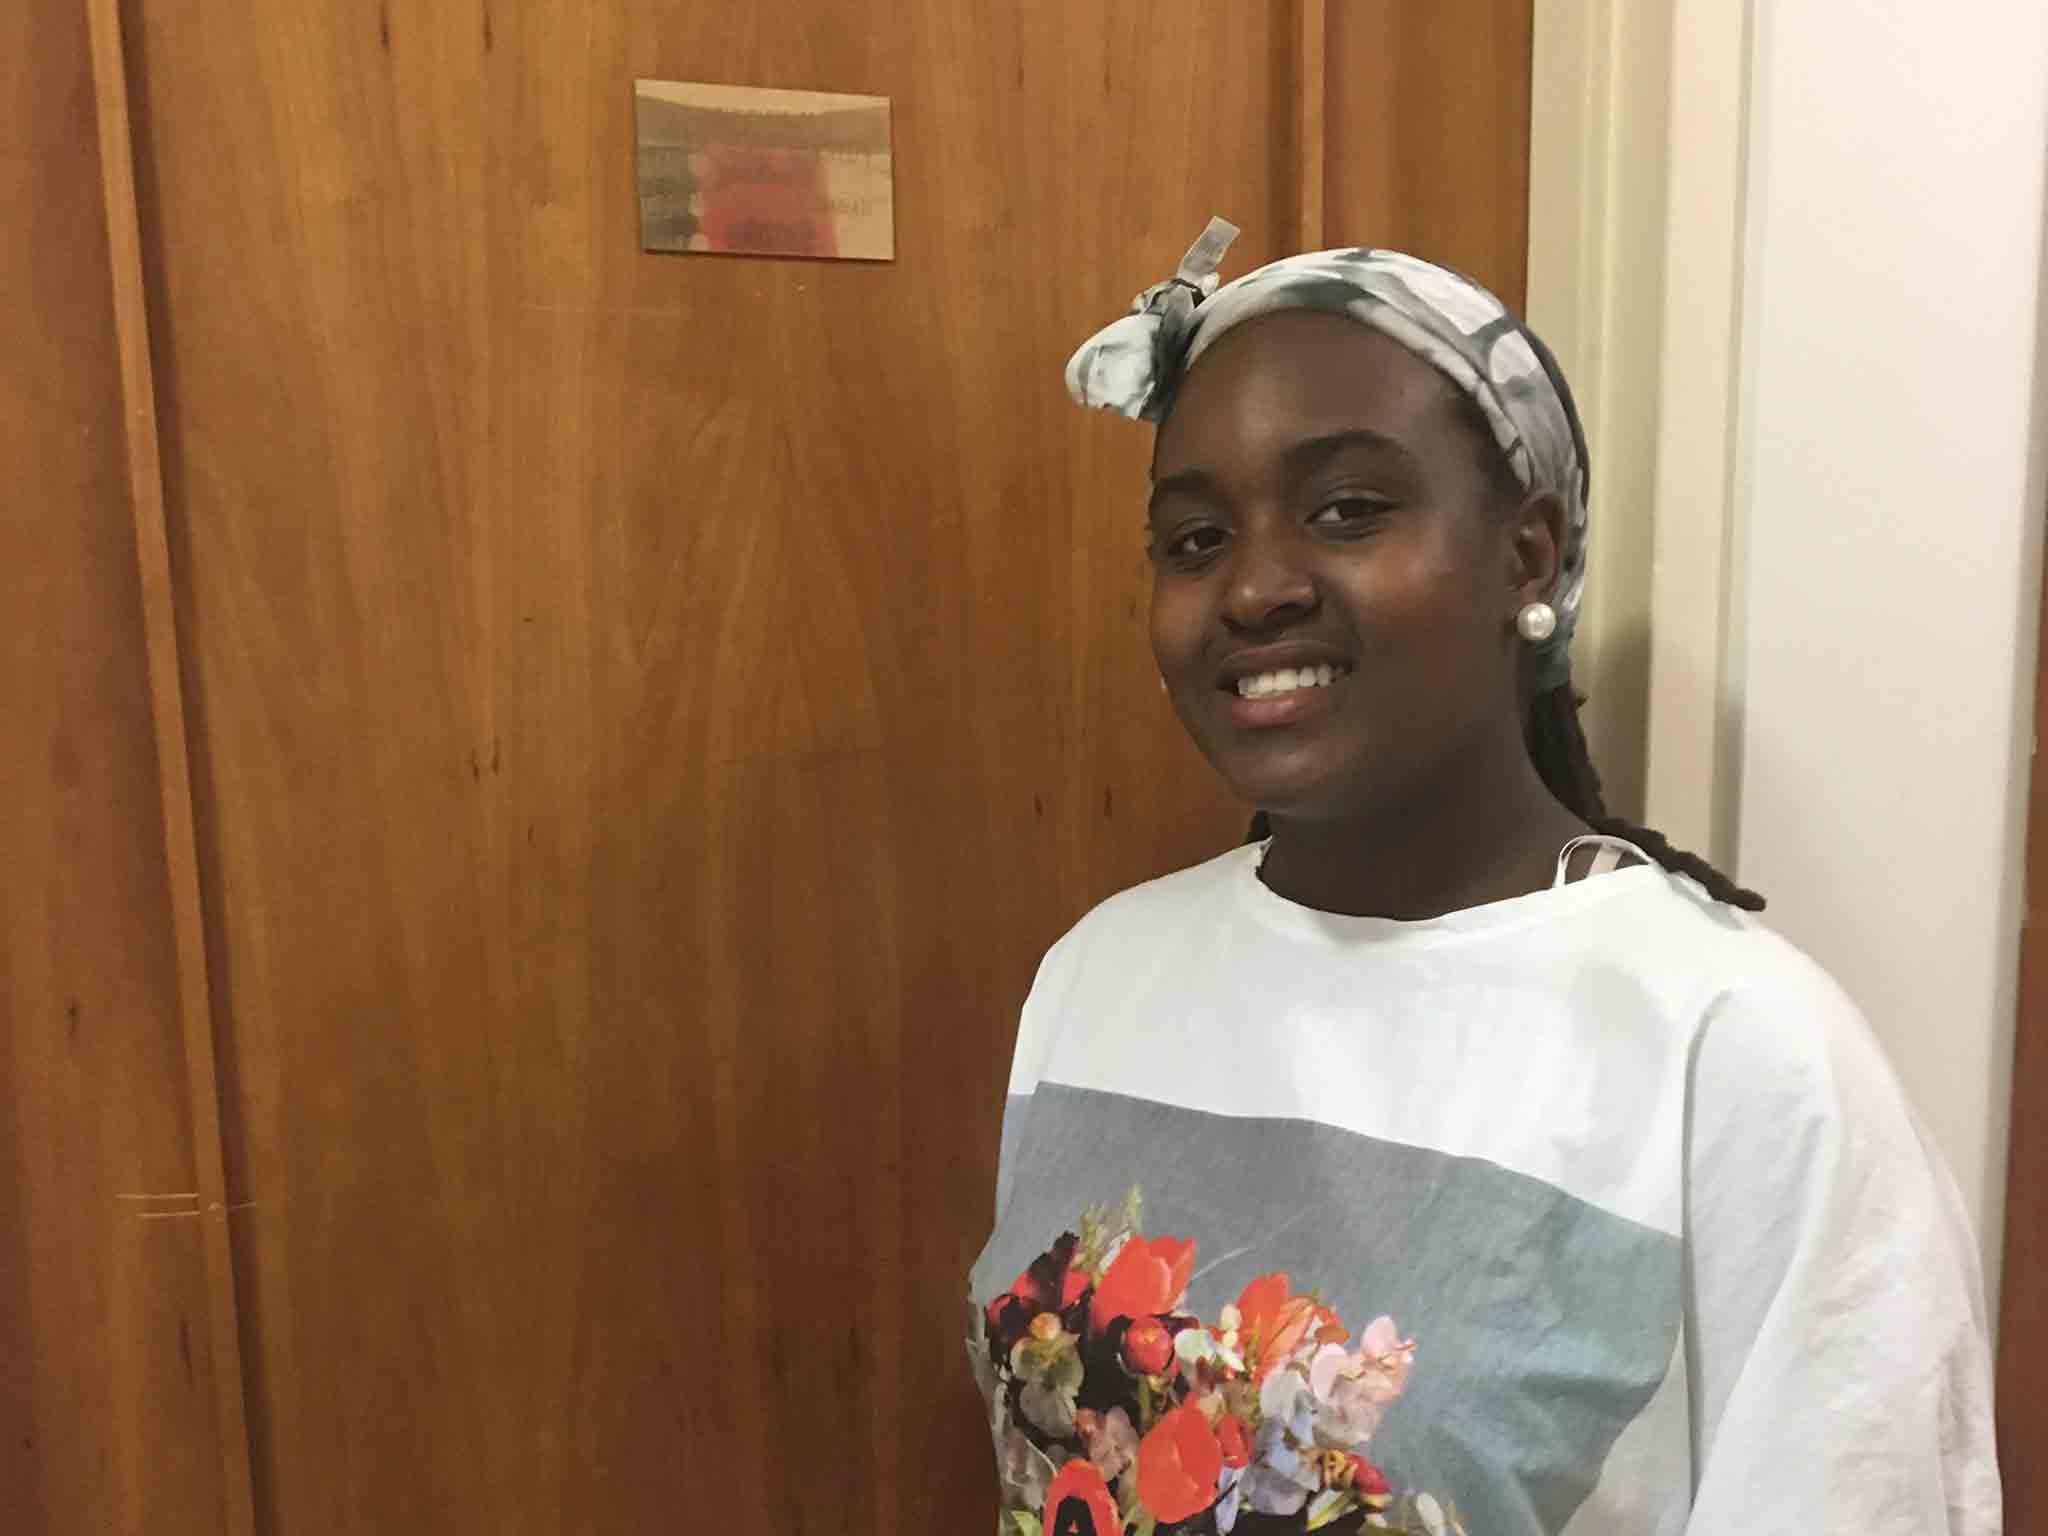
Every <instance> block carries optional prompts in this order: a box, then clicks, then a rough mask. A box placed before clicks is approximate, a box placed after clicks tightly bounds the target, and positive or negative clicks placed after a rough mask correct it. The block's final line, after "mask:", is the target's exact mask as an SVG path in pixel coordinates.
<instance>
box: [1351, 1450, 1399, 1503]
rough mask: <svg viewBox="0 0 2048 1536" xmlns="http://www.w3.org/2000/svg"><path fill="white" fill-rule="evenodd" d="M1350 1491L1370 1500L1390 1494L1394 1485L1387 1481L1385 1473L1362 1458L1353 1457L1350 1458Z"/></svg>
mask: <svg viewBox="0 0 2048 1536" xmlns="http://www.w3.org/2000/svg"><path fill="white" fill-rule="evenodd" d="M1351 1491H1352V1492H1353V1493H1356V1494H1360V1495H1362V1496H1363V1497H1365V1498H1371V1497H1373V1496H1374V1495H1376V1494H1382V1493H1392V1492H1393V1491H1394V1485H1393V1484H1392V1483H1390V1482H1388V1481H1387V1474H1386V1473H1384V1472H1382V1471H1381V1470H1380V1469H1379V1468H1378V1467H1376V1466H1374V1465H1373V1464H1372V1463H1371V1462H1369V1461H1367V1460H1366V1459H1365V1458H1364V1457H1363V1456H1354V1457H1352V1458H1351Z"/></svg>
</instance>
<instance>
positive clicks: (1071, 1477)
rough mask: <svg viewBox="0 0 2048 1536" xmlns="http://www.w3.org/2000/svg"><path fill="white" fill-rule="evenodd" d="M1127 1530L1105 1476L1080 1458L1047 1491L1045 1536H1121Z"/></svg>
mask: <svg viewBox="0 0 2048 1536" xmlns="http://www.w3.org/2000/svg"><path fill="white" fill-rule="evenodd" d="M1123 1528H1124V1522H1123V1517H1122V1516H1121V1515H1119V1514H1118V1513H1117V1508H1116V1500H1115V1499H1113V1498H1111V1497H1110V1494H1109V1485H1108V1484H1107V1483H1105V1482H1104V1481H1103V1480H1102V1474H1101V1473H1100V1472H1098V1471H1096V1470H1095V1468H1094V1467H1093V1466H1092V1465H1090V1464H1089V1463H1088V1462H1085V1461H1083V1460H1081V1459H1080V1458H1079V1457H1076V1458H1075V1459H1074V1460H1072V1461H1070V1462H1068V1463H1067V1464H1066V1465H1065V1466H1063V1467H1061V1468H1060V1471H1059V1476H1057V1477H1055V1478H1054V1479H1053V1480H1052V1486H1051V1487H1050V1488H1048V1489H1046V1491H1045V1536H1118V1533H1120V1532H1121V1531H1122V1530H1123Z"/></svg>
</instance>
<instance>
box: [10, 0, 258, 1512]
mask: <svg viewBox="0 0 2048 1536" xmlns="http://www.w3.org/2000/svg"><path fill="white" fill-rule="evenodd" d="M0 146H4V147H0V209H5V210H6V217H7V221H8V233H9V235H10V236H11V237H12V238H9V239H7V240H4V241H0V614H4V615H5V622H4V623H0V1530H4V1531H7V1532H25V1533H29V1536H39V1533H42V1532H46V1531H47V1532H58V1531H62V1532H67V1533H69V1532H78V1533H81V1536H82V1533H84V1532H88V1531H141V1530H149V1531H178V1532H185V1531H189V1532H201V1531H205V1532H217V1531H219V1530H221V1529H222V1522H223V1507H224V1505H223V1488H222V1478H223V1472H222V1468H223V1457H222V1446H221V1440H220V1437H219V1435H218V1433H217V1429H216V1420H215V1391H214V1383H215V1377H214V1371H213V1361H212V1357H211V1351H210V1350H209V1348H208V1340H209V1326H208V1320H209V1308H208V1292H207V1269H206V1256H205V1248H204V1244H203V1241H202V1231H201V1228H202V1223H203V1221H204V1220H205V1219H206V1218H204V1217H203V1216H202V1215H201V1212H200V1210H199V1201H198V1196H197V1191H198V1189H199V1182H198V1175H197V1173H196V1171H195V1157H194V1143H193V1128H192V1118H191V1114H190V1104H189V1100H188V1094H187V1083H186V1076H185V1058H184V1049H183V1036H182V1033H181V1030H180V1021H179V1014H178V975H177V961H176V954H175V947H174V944H173V940H172V924H171V907H170V892H169V885H168V876H167V871H166V862H165V852H164V825H163V818H162V812H161V809H160V804H159V800H158V778H157V761H156V753H155V743H154V737H153V734H152V725H151V716H150V694H149V658H148V649H147V645H146V642H145V637H144V629H143V615H142V605H141V588H140V584H139V581H138V578H137V566H136V548H135V529H134V524H133V522H132V521H131V517H130V508H129V502H128V488H127V474H126V461H125V459H124V456H123V433H122V414H121V413H122V404H121V376H120V368H119V363H118V360H117V356H116V349H115V338H114V318H113V293H112V288H111V282H110V274H109V258H108V245H107V235H106V227H105V211H104V207H103V204H102V200H101V191H100V175H99V164H98V160H97V141H96V138H95V133H94V98H93V72H92V57H91V50H90V48H89V46H88V41H87V29H86V14H85V10H84V7H83V6H81V5H79V4H77V3H76V0H27V3H26V4H17V5H10V6H7V7H5V8H4V9H0Z"/></svg>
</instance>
